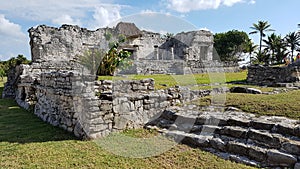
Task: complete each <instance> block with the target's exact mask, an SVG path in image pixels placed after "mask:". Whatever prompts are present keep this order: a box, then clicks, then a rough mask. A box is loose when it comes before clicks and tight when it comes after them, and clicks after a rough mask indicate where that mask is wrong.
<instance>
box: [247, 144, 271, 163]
mask: <svg viewBox="0 0 300 169" xmlns="http://www.w3.org/2000/svg"><path fill="white" fill-rule="evenodd" d="M249 157H250V158H251V159H254V160H256V161H259V162H264V161H266V158H267V156H266V150H265V149H262V148H259V147H255V146H249Z"/></svg>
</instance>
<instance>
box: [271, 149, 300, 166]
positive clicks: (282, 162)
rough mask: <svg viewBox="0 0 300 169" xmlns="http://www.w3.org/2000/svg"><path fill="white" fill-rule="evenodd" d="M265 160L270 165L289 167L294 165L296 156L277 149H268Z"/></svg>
mask: <svg viewBox="0 0 300 169" xmlns="http://www.w3.org/2000/svg"><path fill="white" fill-rule="evenodd" d="M267 161H268V163H269V165H271V166H273V165H274V166H282V167H291V166H294V165H295V163H296V162H297V158H296V157H294V156H292V155H291V154H287V153H283V152H280V151H278V150H269V151H268V152H267Z"/></svg>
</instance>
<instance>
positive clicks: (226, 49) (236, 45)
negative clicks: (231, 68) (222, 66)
mask: <svg viewBox="0 0 300 169" xmlns="http://www.w3.org/2000/svg"><path fill="white" fill-rule="evenodd" d="M249 41H250V39H249V37H248V34H247V33H246V32H243V31H238V30H231V31H228V32H225V33H216V34H215V35H214V47H215V49H216V51H217V53H218V55H219V57H220V60H221V61H233V62H237V61H239V60H240V59H241V55H242V53H244V52H246V50H247V44H248V42H249Z"/></svg>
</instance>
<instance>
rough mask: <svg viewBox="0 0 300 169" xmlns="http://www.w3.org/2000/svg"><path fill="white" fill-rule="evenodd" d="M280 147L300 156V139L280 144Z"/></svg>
mask: <svg viewBox="0 0 300 169" xmlns="http://www.w3.org/2000/svg"><path fill="white" fill-rule="evenodd" d="M282 149H283V150H284V151H286V152H287V153H290V154H294V155H298V156H300V141H288V142H284V143H283V144H282Z"/></svg>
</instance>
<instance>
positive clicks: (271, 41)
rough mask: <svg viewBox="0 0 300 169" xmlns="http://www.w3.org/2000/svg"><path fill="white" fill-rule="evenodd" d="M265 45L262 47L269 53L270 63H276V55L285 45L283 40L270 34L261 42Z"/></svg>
mask: <svg viewBox="0 0 300 169" xmlns="http://www.w3.org/2000/svg"><path fill="white" fill-rule="evenodd" d="M263 41H264V42H265V44H266V45H264V46H265V47H266V48H265V50H266V51H267V52H268V53H269V56H270V58H269V59H271V62H272V63H274V62H275V61H276V62H277V61H278V59H276V58H278V56H277V54H278V53H279V52H280V50H281V49H280V48H281V47H282V48H285V45H284V44H283V39H282V38H281V36H280V35H276V34H275V33H272V34H271V35H270V36H268V37H267V39H264V40H263Z"/></svg>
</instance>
